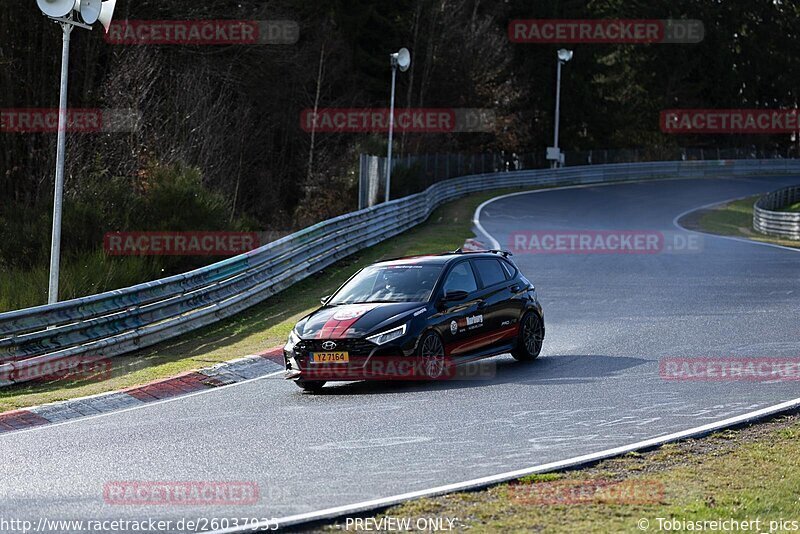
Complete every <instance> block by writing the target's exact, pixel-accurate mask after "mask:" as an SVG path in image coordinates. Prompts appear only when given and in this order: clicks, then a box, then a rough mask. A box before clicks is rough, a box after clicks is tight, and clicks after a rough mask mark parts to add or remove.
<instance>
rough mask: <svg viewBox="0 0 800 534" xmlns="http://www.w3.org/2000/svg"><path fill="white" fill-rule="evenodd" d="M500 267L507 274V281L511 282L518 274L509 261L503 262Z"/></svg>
mask: <svg viewBox="0 0 800 534" xmlns="http://www.w3.org/2000/svg"><path fill="white" fill-rule="evenodd" d="M500 265H502V266H503V270H504V271H505V272H506V279H507V280H511V279H512V278H514V276H515V275H516V274H517V269H516V268H515V267H514V266H513V265H511V264H510V263H508V262H507V261H505V260H503V261H501V262H500Z"/></svg>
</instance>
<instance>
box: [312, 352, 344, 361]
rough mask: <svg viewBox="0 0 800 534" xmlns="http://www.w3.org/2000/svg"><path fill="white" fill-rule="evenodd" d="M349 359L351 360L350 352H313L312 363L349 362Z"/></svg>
mask: <svg viewBox="0 0 800 534" xmlns="http://www.w3.org/2000/svg"><path fill="white" fill-rule="evenodd" d="M349 361H350V353H349V352H313V353H311V363H348V362H349Z"/></svg>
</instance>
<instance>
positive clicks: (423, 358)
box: [418, 332, 445, 379]
mask: <svg viewBox="0 0 800 534" xmlns="http://www.w3.org/2000/svg"><path fill="white" fill-rule="evenodd" d="M418 350H419V354H418V355H419V360H420V365H421V366H422V372H423V373H424V375H425V376H426V377H427V378H431V379H436V378H440V377H441V376H442V374H443V373H444V367H445V357H444V344H443V343H442V338H440V337H439V336H438V335H437V334H435V333H434V332H428V333H427V334H425V337H424V338H422V341H421V342H420V344H419V349H418Z"/></svg>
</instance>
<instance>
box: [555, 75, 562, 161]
mask: <svg viewBox="0 0 800 534" xmlns="http://www.w3.org/2000/svg"><path fill="white" fill-rule="evenodd" d="M561 65H563V62H562V61H561V60H560V59H559V60H558V68H557V71H556V126H555V132H554V133H553V147H555V149H556V150H558V127H559V123H560V121H561ZM559 152H560V151H559ZM553 165H554V166H555V167H557V166H558V163H557V162H556V161H553Z"/></svg>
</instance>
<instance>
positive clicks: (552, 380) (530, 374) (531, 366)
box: [297, 355, 652, 396]
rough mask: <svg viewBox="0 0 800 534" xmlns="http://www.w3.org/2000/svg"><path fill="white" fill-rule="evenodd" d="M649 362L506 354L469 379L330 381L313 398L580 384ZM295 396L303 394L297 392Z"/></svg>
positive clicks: (478, 365) (469, 370)
mask: <svg viewBox="0 0 800 534" xmlns="http://www.w3.org/2000/svg"><path fill="white" fill-rule="evenodd" d="M648 362H650V363H652V360H646V359H644V358H630V357H624V356H617V357H615V356H600V355H554V356H542V357H541V358H539V359H537V360H535V361H533V362H531V363H521V362H517V361H515V360H513V359H512V358H511V357H510V356H508V355H502V356H497V357H494V358H490V359H487V360H483V361H480V362H474V363H470V364H467V365H464V366H463V367H461V368H459V369H460V373H459V374H461V375H462V376H467V377H471V378H466V379H452V380H438V381H437V380H434V381H416V380H413V381H401V380H365V381H361V382H331V383H329V384H328V385H327V386H325V388H323V389H322V390H321V391H320V392H318V393H314V394H312V395H314V396H325V395H385V394H397V393H403V394H408V393H415V392H428V391H446V390H451V389H466V388H476V387H486V386H492V385H497V384H520V385H538V386H546V385H561V384H582V383H589V382H592V381H595V380H599V379H602V378H604V377H608V376H611V375H614V374H615V373H618V372H620V371H624V370H625V369H629V368H631V367H636V366H638V365H643V364H645V363H648ZM297 393H298V395H303V393H301V392H300V391H298V392H297Z"/></svg>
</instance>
